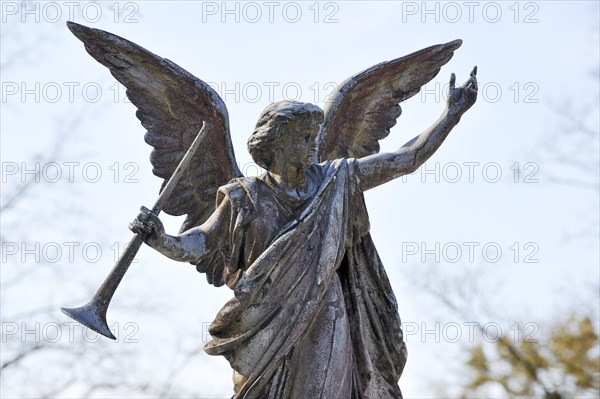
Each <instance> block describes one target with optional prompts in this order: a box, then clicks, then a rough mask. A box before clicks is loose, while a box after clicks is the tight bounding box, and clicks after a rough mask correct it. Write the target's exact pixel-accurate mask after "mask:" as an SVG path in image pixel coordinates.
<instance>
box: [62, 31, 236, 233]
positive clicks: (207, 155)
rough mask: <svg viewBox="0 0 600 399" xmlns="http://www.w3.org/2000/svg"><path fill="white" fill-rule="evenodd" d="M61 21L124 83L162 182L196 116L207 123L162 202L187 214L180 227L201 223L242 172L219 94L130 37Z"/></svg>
mask: <svg viewBox="0 0 600 399" xmlns="http://www.w3.org/2000/svg"><path fill="white" fill-rule="evenodd" d="M67 25H68V27H69V29H70V30H71V32H73V34H74V35H75V36H77V38H79V39H80V40H81V41H82V42H83V43H84V44H85V49H86V50H87V52H88V53H89V54H90V55H91V56H92V57H93V58H94V59H96V60H97V61H98V62H100V63H101V64H102V65H104V66H105V67H107V68H109V69H110V72H111V74H112V75H113V76H114V77H115V79H116V80H117V81H118V82H120V83H121V84H123V85H124V86H125V87H126V89H127V91H126V94H127V97H128V98H129V100H130V101H131V102H132V104H133V105H135V106H136V107H137V108H138V111H137V112H136V116H137V118H138V119H139V120H140V122H141V124H142V126H144V128H145V129H147V132H146V134H145V136H144V140H145V141H146V143H148V144H149V145H151V146H152V147H154V149H153V151H152V153H151V155H150V162H151V163H152V166H153V169H152V172H153V173H154V174H155V175H156V176H158V177H160V178H163V179H165V181H164V182H163V185H162V187H164V185H165V184H166V181H167V180H168V179H169V178H170V177H171V175H172V174H173V172H174V171H175V168H176V167H177V165H178V164H179V161H180V160H181V158H182V157H183V155H184V154H185V153H186V151H187V149H188V148H189V146H190V145H191V143H192V141H193V140H194V138H195V136H196V134H197V133H198V131H199V130H200V127H201V125H202V121H206V122H208V123H209V124H210V125H211V126H212V128H211V130H210V131H209V132H208V133H207V135H206V137H205V139H204V142H203V143H201V147H202V150H200V151H198V153H197V154H196V155H195V156H194V158H193V160H192V162H191V164H190V166H189V168H188V170H187V171H186V173H184V175H183V176H182V178H181V180H180V182H179V183H178V185H177V187H176V188H175V190H174V191H173V194H172V195H171V197H170V199H169V200H168V201H167V202H166V203H165V205H164V208H163V210H164V211H165V212H167V213H168V214H171V215H175V216H179V215H188V216H187V218H186V220H185V222H184V224H183V226H182V228H181V229H182V231H183V230H187V229H188V228H191V227H194V226H197V225H200V224H201V223H203V222H204V221H205V220H206V219H207V218H208V217H209V216H210V214H211V213H212V212H213V211H214V209H215V194H216V191H217V189H218V188H219V187H220V186H222V185H224V184H226V183H227V182H229V181H230V180H231V179H233V178H236V177H240V176H241V175H242V174H241V173H240V171H239V169H238V166H237V163H236V161H235V155H234V153H233V146H232V145H231V137H230V133H229V116H228V113H227V108H226V107H225V104H224V102H223V100H222V99H221V98H220V97H219V95H218V94H217V93H216V92H215V91H214V90H213V89H212V88H211V87H210V86H209V85H208V84H206V83H205V82H203V81H202V80H200V79H198V78H196V77H195V76H193V75H192V74H190V73H189V72H187V71H186V70H184V69H183V68H181V67H179V66H178V65H177V64H175V63H173V62H172V61H169V60H168V59H166V58H161V57H159V56H157V55H155V54H153V53H151V52H149V51H148V50H146V49H144V48H142V47H140V46H138V45H137V44H135V43H132V42H130V41H128V40H126V39H123V38H121V37H119V36H116V35H113V34H112V33H109V32H105V31H102V30H99V29H93V28H88V27H85V26H82V25H79V24H76V23H73V22H69V23H68V24H67ZM162 187H161V190H162Z"/></svg>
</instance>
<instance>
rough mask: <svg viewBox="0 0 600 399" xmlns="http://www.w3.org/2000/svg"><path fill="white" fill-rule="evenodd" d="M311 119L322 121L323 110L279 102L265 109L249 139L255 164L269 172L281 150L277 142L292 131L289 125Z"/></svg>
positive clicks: (305, 105)
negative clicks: (316, 118) (277, 153)
mask: <svg viewBox="0 0 600 399" xmlns="http://www.w3.org/2000/svg"><path fill="white" fill-rule="evenodd" d="M309 117H318V118H320V120H321V121H322V120H323V110H321V108H319V107H318V106H316V105H314V104H310V103H302V102H299V101H279V102H276V103H272V104H271V105H269V106H268V107H267V108H265V110H264V111H263V112H262V113H261V114H260V117H259V118H258V121H257V122H256V127H255V128H254V131H253V132H252V134H251V135H250V137H249V138H248V152H249V153H250V155H251V156H252V159H253V160H254V162H256V163H257V164H258V165H259V166H261V167H262V168H265V169H267V170H269V169H270V168H271V166H272V165H273V160H274V158H275V153H276V152H277V151H278V150H279V148H278V146H277V142H278V141H279V139H280V138H281V137H282V136H283V135H284V134H286V132H287V131H288V130H290V129H289V126H288V124H289V123H294V122H297V121H300V120H304V119H305V118H309Z"/></svg>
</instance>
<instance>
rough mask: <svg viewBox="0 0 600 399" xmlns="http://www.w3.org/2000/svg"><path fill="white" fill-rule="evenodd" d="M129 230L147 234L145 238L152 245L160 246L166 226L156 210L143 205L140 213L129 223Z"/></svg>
mask: <svg viewBox="0 0 600 399" xmlns="http://www.w3.org/2000/svg"><path fill="white" fill-rule="evenodd" d="M129 230H131V231H133V232H134V233H138V234H146V239H145V240H144V241H145V242H146V244H148V245H150V246H151V247H156V246H158V245H159V244H160V243H161V242H162V239H163V236H164V234H165V228H164V226H163V224H162V222H161V220H160V219H159V218H158V215H156V214H155V213H154V212H152V211H151V210H150V209H148V208H146V207H145V206H142V207H141V208H140V214H139V215H138V216H137V218H135V219H134V220H133V222H131V223H130V224H129Z"/></svg>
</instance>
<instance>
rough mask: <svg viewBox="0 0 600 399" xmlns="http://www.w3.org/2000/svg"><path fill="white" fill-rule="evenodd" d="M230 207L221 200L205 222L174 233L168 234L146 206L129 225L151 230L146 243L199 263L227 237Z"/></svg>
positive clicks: (172, 257)
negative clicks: (176, 233) (179, 232)
mask: <svg viewBox="0 0 600 399" xmlns="http://www.w3.org/2000/svg"><path fill="white" fill-rule="evenodd" d="M230 207H231V205H230V203H229V201H223V202H221V204H220V206H219V207H218V208H217V209H216V210H215V211H214V213H213V214H212V215H211V216H210V217H209V218H208V220H207V221H206V222H205V223H204V224H202V225H200V226H198V227H194V228H192V229H189V230H187V231H185V232H183V233H181V234H178V235H174V236H172V235H169V234H166V233H165V228H164V226H163V224H162V222H161V221H160V219H159V218H158V216H157V215H155V214H154V213H152V211H150V210H149V209H148V208H145V207H142V208H141V212H140V214H139V215H138V217H137V218H136V219H135V220H134V221H133V222H132V223H131V224H130V225H129V228H130V229H131V230H132V231H133V232H136V233H137V232H140V231H144V232H146V233H148V236H147V238H146V240H145V242H146V244H148V245H149V246H150V247H152V248H154V249H155V250H157V251H158V252H160V253H161V254H163V255H165V256H166V257H168V258H171V259H173V260H176V261H180V262H192V263H197V262H198V261H199V260H200V259H202V258H203V257H204V256H206V255H207V254H209V253H210V252H211V251H213V250H214V249H215V248H218V247H219V244H220V242H221V241H222V240H224V239H225V238H226V234H227V226H228V223H229V215H230Z"/></svg>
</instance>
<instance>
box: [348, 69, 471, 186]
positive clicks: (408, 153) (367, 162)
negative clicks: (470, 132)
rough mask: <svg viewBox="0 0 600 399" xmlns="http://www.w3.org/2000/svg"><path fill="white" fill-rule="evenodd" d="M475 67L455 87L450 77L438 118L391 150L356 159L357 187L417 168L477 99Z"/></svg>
mask: <svg viewBox="0 0 600 399" xmlns="http://www.w3.org/2000/svg"><path fill="white" fill-rule="evenodd" d="M476 74H477V67H475V68H473V71H471V76H470V77H469V80H468V81H467V82H466V83H465V84H464V85H463V86H461V87H458V88H457V87H455V86H454V85H455V80H456V77H455V75H454V74H452V75H451V76H450V89H449V93H448V103H447V106H446V109H445V110H444V112H443V113H442V115H441V116H440V118H439V119H438V120H437V121H436V122H435V123H434V124H433V125H432V126H431V127H430V128H429V129H427V130H426V131H424V132H423V133H421V134H420V135H418V136H417V137H415V138H413V139H412V140H410V141H409V142H407V143H406V144H404V145H403V146H402V148H400V149H399V150H397V151H396V152H392V153H379V154H375V155H370V156H367V157H364V158H361V159H359V160H358V170H359V177H360V187H361V189H362V190H363V191H366V190H369V189H371V188H373V187H377V186H379V185H381V184H384V183H387V182H388V181H390V180H393V179H395V178H397V177H400V176H403V175H406V174H409V173H413V172H414V171H416V170H417V169H418V168H419V167H420V166H421V165H422V164H423V163H424V162H425V161H426V160H427V159H429V157H431V156H432V155H433V153H434V152H436V151H437V149H438V148H439V147H440V145H441V144H442V143H443V142H444V140H445V139H446V137H447V136H448V134H449V133H450V131H451V130H452V128H453V127H454V126H456V124H457V123H458V122H459V121H460V118H461V116H462V115H463V114H464V113H465V112H466V111H467V110H468V109H469V108H470V107H471V106H472V105H473V104H474V103H475V100H476V99H477V78H476Z"/></svg>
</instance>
